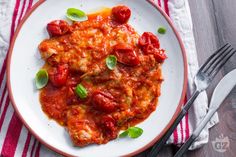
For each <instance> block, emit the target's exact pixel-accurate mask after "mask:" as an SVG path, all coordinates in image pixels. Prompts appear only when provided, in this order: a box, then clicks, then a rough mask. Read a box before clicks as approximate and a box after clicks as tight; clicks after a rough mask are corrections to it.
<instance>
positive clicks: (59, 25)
mask: <svg viewBox="0 0 236 157" xmlns="http://www.w3.org/2000/svg"><path fill="white" fill-rule="evenodd" d="M47 30H48V34H49V35H50V36H51V37H54V36H60V35H64V34H66V33H67V32H68V31H69V30H70V26H69V24H68V23H67V22H66V21H63V20H54V21H52V22H50V23H48V24H47Z"/></svg>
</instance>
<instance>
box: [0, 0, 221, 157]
mask: <svg viewBox="0 0 236 157" xmlns="http://www.w3.org/2000/svg"><path fill="white" fill-rule="evenodd" d="M37 1H38V0H0V19H1V23H0V70H1V71H0V156H3V157H13V156H15V157H19V156H22V157H32V156H33V157H39V156H40V157H45V156H46V157H54V156H55V157H58V156H60V155H59V154H57V153H55V152H52V151H50V150H49V149H47V148H46V147H44V146H43V145H42V144H40V143H39V142H38V141H37V140H36V139H35V138H34V136H32V135H31V134H30V133H29V132H28V130H27V129H26V128H25V127H24V126H23V124H22V123H21V122H20V120H19V119H18V117H17V115H16V113H15V112H14V109H13V107H12V105H11V102H10V99H9V96H8V91H7V87H6V58H7V52H8V48H9V43H10V41H11V39H12V37H13V35H14V31H15V29H16V27H17V26H18V25H19V22H20V21H21V19H22V18H23V16H24V15H25V13H26V12H27V11H29V9H30V8H31V7H32V5H33V4H35V3H36V2H37ZM152 1H153V2H154V3H156V4H157V5H159V6H161V7H162V8H163V10H164V11H165V12H166V13H167V14H168V15H169V16H170V18H171V19H172V21H173V23H174V24H175V26H176V28H177V30H178V31H179V33H180V35H181V37H182V39H183V42H184V45H185V48H186V52H187V58H188V70H189V71H188V72H189V73H188V86H189V88H188V89H189V90H188V91H189V92H188V93H189V94H191V93H192V91H193V76H194V75H195V73H196V71H197V69H198V62H197V55H196V48H195V42H194V37H193V31H192V20H191V15H190V10H189V5H188V1H187V0H152ZM88 2H89V1H88ZM206 111H207V97H206V94H205V93H203V94H201V95H200V96H199V98H198V99H197V100H196V103H195V104H194V107H193V108H192V109H191V110H190V112H189V113H188V114H187V115H186V116H185V117H184V119H183V120H182V122H181V123H180V125H179V126H178V127H177V129H176V130H175V132H174V133H173V135H172V136H171V138H170V139H169V141H168V143H174V144H181V143H184V142H185V141H186V140H187V139H188V137H189V135H190V134H191V133H192V130H193V129H194V128H195V127H196V125H197V124H198V123H199V121H200V120H201V119H202V118H203V117H204V115H205V114H206ZM217 122H218V117H217V116H215V117H214V118H213V119H212V121H211V123H210V125H209V127H211V126H213V125H214V124H216V123H217ZM209 127H207V128H205V130H204V131H203V132H202V134H201V135H200V137H199V138H198V140H197V141H196V142H195V143H194V144H193V146H192V148H196V147H199V146H201V145H202V144H204V143H206V142H208V136H209V132H208V128H209Z"/></svg>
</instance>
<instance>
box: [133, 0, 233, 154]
mask: <svg viewBox="0 0 236 157" xmlns="http://www.w3.org/2000/svg"><path fill="white" fill-rule="evenodd" d="M189 5H190V10H191V14H192V20H193V25H194V36H195V41H196V46H197V53H198V60H199V63H200V64H202V63H203V62H204V61H205V60H206V59H207V58H208V57H209V56H210V55H211V54H212V53H213V52H214V51H215V50H216V49H217V48H219V47H220V46H221V45H223V44H224V43H226V42H230V43H231V44H232V45H233V47H234V48H236V0H189ZM235 68H236V55H234V56H233V57H232V58H231V59H230V61H229V62H228V63H227V64H226V65H225V67H223V69H222V70H221V71H220V73H219V74H218V75H217V77H216V78H215V79H214V81H213V83H212V84H211V86H210V87H209V88H208V90H207V94H208V98H209V100H210V98H211V94H212V92H213V90H214V88H215V86H216V85H217V83H218V82H219V80H220V79H221V78H222V77H223V76H224V75H225V74H227V73H228V72H229V71H231V70H233V69H235ZM235 79H236V77H235ZM218 113H219V119H220V123H219V124H217V125H216V126H215V127H213V128H212V129H211V130H210V138H209V142H208V144H206V145H204V146H203V147H202V148H200V149H198V150H194V151H189V152H187V154H186V155H185V156H186V157H235V156H236V88H235V89H234V90H233V92H232V93H231V94H230V95H229V96H228V98H227V99H226V100H225V101H224V102H223V104H222V105H221V107H220V109H219V110H218ZM222 134H223V136H224V137H226V138H227V137H228V138H229V142H230V144H229V147H227V148H226V151H225V152H224V153H222V152H218V151H216V150H215V149H214V148H213V145H212V141H215V140H216V138H219V136H220V135H222ZM223 145H224V144H223ZM223 145H222V146H223ZM218 147H219V148H220V145H218ZM177 150H178V148H177V147H175V146H166V147H165V148H164V149H163V150H162V151H161V152H160V154H159V155H158V157H172V156H173V155H174V153H175V152H176V151H177ZM147 152H148V150H147V151H146V152H143V153H142V154H140V155H138V156H137V157H144V156H147V155H146V154H147Z"/></svg>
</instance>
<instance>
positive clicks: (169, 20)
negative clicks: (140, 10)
mask: <svg viewBox="0 0 236 157" xmlns="http://www.w3.org/2000/svg"><path fill="white" fill-rule="evenodd" d="M45 1H46V0H39V1H38V2H37V3H36V4H35V5H34V6H33V7H32V8H31V9H30V10H29V12H28V13H27V14H26V15H25V16H24V18H23V19H22V21H21V23H20V24H19V26H18V27H17V29H16V32H15V34H14V36H13V39H12V42H11V44H10V47H9V54H8V59H7V88H8V93H9V96H10V100H11V102H12V105H13V108H14V110H15V111H16V113H17V115H18V117H19V118H20V120H21V121H22V122H23V124H24V125H25V126H26V128H27V129H28V130H29V131H30V132H31V133H32V134H33V135H34V136H35V137H36V139H38V140H39V141H40V142H41V143H42V144H44V145H45V146H47V147H48V148H49V149H51V150H53V151H55V152H57V153H59V154H61V155H64V156H72V155H70V154H68V153H65V152H63V151H62V150H59V149H57V148H55V147H54V146H52V145H49V144H48V143H47V142H46V141H44V140H43V139H41V138H40V136H39V135H38V134H36V133H35V132H34V130H33V129H32V128H31V127H30V126H29V125H28V124H27V123H26V121H25V120H24V119H23V117H22V115H21V114H20V112H19V110H18V108H17V106H16V103H15V101H14V97H13V94H12V89H11V84H10V66H11V65H10V63H11V56H12V51H13V47H14V44H15V40H16V38H17V36H18V34H19V32H20V30H21V28H22V26H23V24H24V23H25V21H26V20H27V19H28V17H29V16H30V15H31V14H32V13H33V12H34V11H35V9H37V8H38V7H39V6H40V5H41V4H42V3H43V2H45ZM146 1H148V2H149V3H150V4H151V5H152V6H154V7H155V8H156V9H157V11H159V12H160V13H161V14H162V15H163V16H164V17H165V19H166V20H167V22H168V23H169V25H170V26H171V28H172V30H173V31H174V33H175V35H176V37H177V39H178V42H179V45H180V47H181V50H182V56H183V61H184V83H183V90H182V94H181V98H180V100H179V104H178V107H177V109H176V111H175V114H174V115H173V117H172V118H171V120H170V122H169V123H168V124H167V126H166V127H165V128H164V129H163V130H162V131H161V133H160V134H159V135H158V136H157V137H155V138H154V139H153V140H152V141H151V142H149V143H148V144H147V145H145V146H143V147H142V148H140V149H138V150H136V151H134V152H132V153H129V154H126V155H124V156H134V155H136V154H138V153H141V152H143V151H144V150H146V149H148V148H149V147H151V146H152V145H153V144H155V143H156V142H157V141H158V140H159V139H160V138H161V137H162V136H163V135H164V134H165V132H166V131H167V130H168V129H169V128H170V126H171V125H172V124H173V123H174V121H175V119H176V118H177V116H178V114H179V113H180V111H181V107H182V105H183V104H184V99H185V96H186V91H187V59H186V51H185V48H184V45H183V42H182V40H181V38H180V35H179V33H178V32H177V30H176V28H175V27H174V25H173V23H172V21H171V19H170V18H169V16H168V15H167V14H166V13H165V12H164V11H163V10H162V9H161V8H160V7H159V6H157V5H156V4H154V2H153V1H152V0H146Z"/></svg>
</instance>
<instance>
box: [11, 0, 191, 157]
mask: <svg viewBox="0 0 236 157" xmlns="http://www.w3.org/2000/svg"><path fill="white" fill-rule="evenodd" d="M118 4H124V5H127V6H129V7H130V8H131V10H132V17H131V18H130V21H129V23H130V24H131V25H132V26H133V27H134V28H135V29H136V30H137V31H138V32H139V33H140V34H141V33H143V32H144V31H150V32H153V33H154V34H157V28H158V27H159V26H164V27H165V28H167V33H166V34H165V35H158V36H159V39H160V43H161V47H162V48H164V49H166V51H167V55H168V59H167V60H166V61H165V63H164V64H163V68H162V69H163V76H164V79H165V81H164V82H163V84H162V88H161V97H160V99H159V105H158V107H157V110H156V111H155V112H153V113H152V114H151V116H150V117H149V118H148V119H146V120H145V121H144V122H142V123H140V124H139V125H138V126H139V127H141V128H143V130H144V133H143V135H142V136H141V137H139V138H137V139H129V138H124V139H116V140H113V141H110V142H109V143H107V144H104V145H90V146H87V147H84V148H79V147H74V146H73V145H72V143H71V140H70V138H69V136H68V134H67V132H66V130H65V129H64V128H63V127H61V126H60V125H58V124H57V123H56V122H55V121H53V120H49V119H48V118H47V117H46V115H45V114H44V113H43V112H42V110H41V105H40V103H39V92H38V91H37V90H36V89H35V84H34V77H35V74H36V72H37V71H38V70H39V69H40V67H41V66H42V65H43V61H42V60H41V59H40V55H39V52H38V49H37V46H38V45H39V43H40V42H41V41H42V40H43V39H45V38H47V37H48V35H47V32H46V29H45V26H46V24H47V23H48V22H50V21H52V20H55V19H65V12H66V10H67V8H70V7H75V8H80V9H82V10H84V11H86V12H90V11H93V10H96V9H98V8H101V7H104V6H105V7H113V6H115V5H118ZM7 72H8V89H9V93H10V97H11V101H12V103H13V105H14V108H15V110H16V112H17V113H18V115H19V117H20V118H21V120H22V121H23V123H24V124H25V125H26V126H27V128H28V129H29V130H30V131H31V132H32V133H33V134H34V135H35V136H36V138H37V139H39V140H40V141H41V142H42V143H43V144H45V145H47V146H48V147H49V148H51V149H52V150H54V151H56V152H59V153H61V154H64V155H72V156H88V157H91V156H96V157H100V156H101V157H106V156H107V157H112V156H124V155H134V154H137V153H139V152H141V151H143V150H145V149H147V148H148V147H150V146H151V145H152V144H153V143H154V142H155V141H157V140H158V139H159V138H160V136H162V135H163V134H164V133H165V131H166V130H167V129H168V128H169V126H170V125H171V124H172V123H173V121H174V119H175V118H176V115H177V114H178V113H179V111H180V107H181V103H182V101H183V97H184V94H185V92H186V83H187V80H186V75H187V68H186V57H185V53H184V48H183V45H182V42H181V40H180V38H179V36H178V34H177V33H176V31H175V29H174V27H173V25H172V24H171V22H170V20H169V19H168V17H167V15H166V14H165V13H164V12H163V11H161V10H160V9H159V8H158V7H155V6H154V5H152V4H151V2H149V1H145V0H135V1H134V0H89V1H88V0H60V1H58V0H48V1H44V0H41V1H40V2H39V3H37V4H36V5H35V6H34V7H33V9H32V10H31V12H30V13H29V14H27V16H26V17H25V18H24V20H23V22H22V23H21V25H20V27H19V28H18V29H17V33H16V34H15V37H14V40H13V42H12V45H11V47H10V55H9V60H8V70H7Z"/></svg>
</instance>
